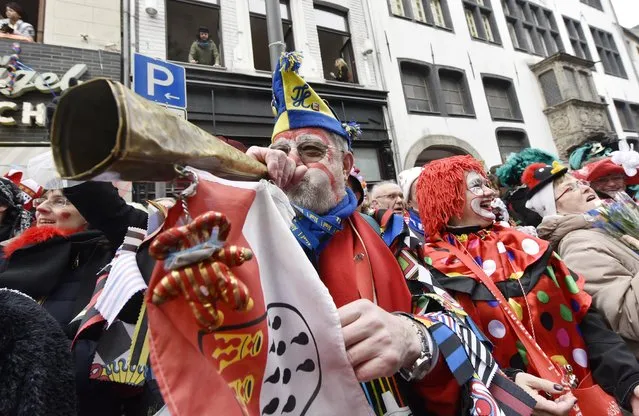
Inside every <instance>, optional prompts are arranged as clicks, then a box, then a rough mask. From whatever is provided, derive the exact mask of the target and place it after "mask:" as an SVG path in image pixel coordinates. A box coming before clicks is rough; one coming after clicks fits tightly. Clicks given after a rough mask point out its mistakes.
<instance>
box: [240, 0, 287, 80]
mask: <svg viewBox="0 0 639 416" xmlns="http://www.w3.org/2000/svg"><path fill="white" fill-rule="evenodd" d="M279 3H280V6H282V5H285V6H286V8H287V9H288V16H289V18H288V19H286V18H284V17H282V19H281V20H282V26H283V25H284V24H288V25H289V26H290V29H289V31H290V32H292V33H291V34H292V36H293V39H292V41H293V48H292V49H291V51H293V50H295V32H294V31H293V19H292V16H291V2H290V0H279ZM251 18H256V19H264V21H265V22H266V14H261V13H258V12H252V11H251V9H250V4H249V27H250V29H249V30H250V31H251V38H252V37H253V25H252V24H251ZM282 32H283V34H284V41H285V42H284V43H285V45H286V33H287V32H284V28H283V27H282ZM253 47H254V46H253V41H252V39H251V54H252V57H253V69H255V70H256V71H258V72H268V73H270V72H271V69H270V62H269V69H259V68H256V67H255V53H254V50H253ZM286 47H287V48H288V46H287V45H286ZM288 52H290V51H288Z"/></svg>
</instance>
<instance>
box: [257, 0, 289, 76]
mask: <svg viewBox="0 0 639 416" xmlns="http://www.w3.org/2000/svg"><path fill="white" fill-rule="evenodd" d="M249 11H250V14H249V16H250V20H251V40H252V43H253V64H254V66H255V69H258V70H261V71H270V70H271V58H270V56H269V47H268V32H267V30H266V1H265V0H249ZM280 14H281V17H282V32H283V33H284V43H285V44H286V50H287V51H294V50H295V42H294V41H293V24H292V23H291V13H290V11H289V7H288V1H285V0H280Z"/></svg>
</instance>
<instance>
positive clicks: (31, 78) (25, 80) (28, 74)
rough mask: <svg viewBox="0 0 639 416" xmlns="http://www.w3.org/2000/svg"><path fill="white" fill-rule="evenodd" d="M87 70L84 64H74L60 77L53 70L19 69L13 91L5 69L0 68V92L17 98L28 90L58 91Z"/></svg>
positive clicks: (62, 89) (45, 92)
mask: <svg viewBox="0 0 639 416" xmlns="http://www.w3.org/2000/svg"><path fill="white" fill-rule="evenodd" d="M87 70H88V68H87V66H86V64H76V65H73V66H72V67H71V68H70V69H69V70H68V71H67V72H66V73H65V74H64V75H63V76H62V78H60V77H58V75H56V74H54V73H53V72H44V73H39V72H36V71H27V70H23V69H21V70H19V71H17V72H16V80H15V83H14V84H13V91H11V90H10V88H9V87H8V85H7V84H8V83H9V78H8V77H7V76H6V70H0V94H2V95H4V96H5V97H9V98H17V97H20V96H22V95H24V94H26V93H27V92H30V91H39V92H41V93H44V94H50V93H51V92H55V93H59V92H62V91H65V90H67V89H69V80H70V79H71V78H75V79H78V80H79V79H80V78H81V77H82V75H84V74H85V73H86V72H87Z"/></svg>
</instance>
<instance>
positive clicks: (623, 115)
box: [614, 100, 639, 131]
mask: <svg viewBox="0 0 639 416" xmlns="http://www.w3.org/2000/svg"><path fill="white" fill-rule="evenodd" d="M614 103H615V108H616V109H617V115H618V116H619V121H620V122H621V128H622V129H623V131H637V130H638V129H639V119H638V116H639V104H633V103H628V102H626V101H621V100H614Z"/></svg>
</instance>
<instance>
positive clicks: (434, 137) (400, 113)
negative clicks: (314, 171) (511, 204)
mask: <svg viewBox="0 0 639 416" xmlns="http://www.w3.org/2000/svg"><path fill="white" fill-rule="evenodd" d="M369 6H370V7H371V16H372V18H373V20H372V26H373V27H375V28H376V31H375V39H376V42H375V51H376V54H377V56H378V58H379V61H380V63H381V75H382V87H383V88H384V89H387V90H388V91H389V108H390V120H391V122H390V125H391V127H392V128H393V129H394V135H395V136H396V137H398V138H399V139H398V140H397V145H398V146H397V147H398V148H397V163H398V166H399V167H400V168H401V169H404V168H409V167H412V166H415V165H421V164H422V163H424V162H426V161H429V160H432V159H436V158H439V157H445V156H448V155H452V154H472V155H474V156H477V157H480V158H482V159H484V160H485V162H486V165H487V166H492V165H497V164H501V163H502V161H503V160H505V158H506V157H507V156H508V154H510V153H511V152H515V151H519V150H521V149H522V148H524V147H528V146H532V147H539V148H543V149H546V150H549V151H553V152H558V153H559V154H561V155H562V156H565V155H566V152H567V151H568V150H569V149H570V148H571V147H572V146H574V145H575V144H577V143H578V142H579V141H581V140H583V139H585V138H586V137H588V136H589V135H592V134H595V133H606V134H616V135H618V136H619V137H631V136H636V135H637V133H636V131H637V128H638V126H637V124H636V120H639V113H636V110H634V108H635V107H634V106H635V103H636V102H637V100H638V99H639V84H638V82H637V79H636V77H635V76H634V72H633V69H632V60H631V58H630V57H629V55H628V53H627V50H626V48H625V47H624V39H623V36H622V33H621V30H620V28H619V26H618V24H617V20H616V17H615V15H614V11H613V9H612V5H611V3H610V1H609V0H581V1H580V0H502V1H498V0H384V1H382V0H380V1H371V2H369Z"/></svg>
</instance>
